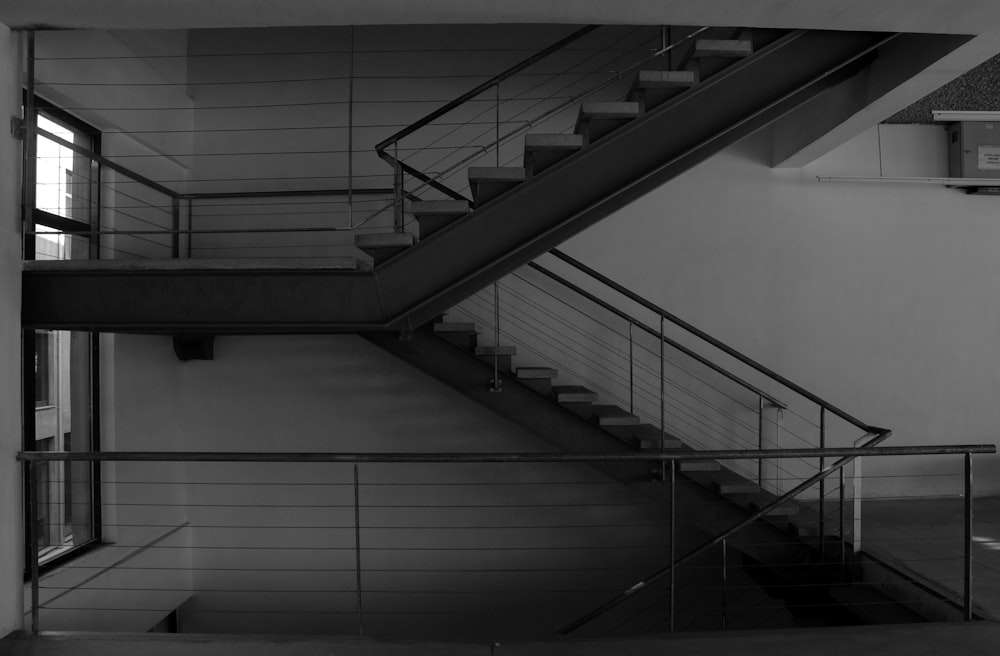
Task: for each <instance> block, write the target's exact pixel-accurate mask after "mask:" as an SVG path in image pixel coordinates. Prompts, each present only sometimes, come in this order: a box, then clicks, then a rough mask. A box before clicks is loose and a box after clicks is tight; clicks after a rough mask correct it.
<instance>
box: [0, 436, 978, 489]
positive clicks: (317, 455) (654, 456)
mask: <svg viewBox="0 0 1000 656" xmlns="http://www.w3.org/2000/svg"><path fill="white" fill-rule="evenodd" d="M890 434H891V431H884V432H882V433H879V434H876V435H875V436H874V437H873V439H871V440H869V441H868V442H866V443H865V444H864V445H863V446H860V447H841V448H829V449H764V450H758V449H730V450H719V451H683V452H672V451H663V452H660V451H656V452H649V453H636V452H615V453H562V452H537V453H536V452H509V453H508V452H500V453H496V452H492V453H490V452H484V453H474V452H438V453H411V452H395V451H387V452H381V453H380V452H311V451H304V452H290V451H21V452H19V453H18V454H17V455H16V456H15V457H16V459H17V460H18V461H20V462H39V461H60V462H330V463H379V464H399V463H415V464H417V463H470V464H472V463H516V462H637V461H639V462H641V461H656V462H670V461H675V462H686V461H695V460H756V459H757V458H821V457H826V458H837V457H841V458H860V457H869V456H921V455H962V454H966V453H968V454H977V455H988V454H995V453H996V452H997V448H996V445H993V444H943V445H930V446H889V447H877V446H875V445H876V444H879V443H881V442H883V441H884V440H885V439H887V438H888V437H889V435H890ZM845 464H846V463H845ZM840 466H841V465H840V464H838V463H834V464H832V465H830V467H833V468H836V467H840ZM824 471H825V470H824ZM827 473H829V472H827ZM819 475H820V474H816V475H814V476H813V478H810V479H809V484H810V485H811V484H813V483H815V482H816V481H815V480H813V479H815V478H816V476H819ZM803 489H804V488H803ZM788 494H790V493H786V494H785V495H784V496H788Z"/></svg>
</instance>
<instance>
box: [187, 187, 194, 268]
mask: <svg viewBox="0 0 1000 656" xmlns="http://www.w3.org/2000/svg"><path fill="white" fill-rule="evenodd" d="M193 243H194V199H193V198H188V211H187V257H188V259H190V258H191V250H192V244H193Z"/></svg>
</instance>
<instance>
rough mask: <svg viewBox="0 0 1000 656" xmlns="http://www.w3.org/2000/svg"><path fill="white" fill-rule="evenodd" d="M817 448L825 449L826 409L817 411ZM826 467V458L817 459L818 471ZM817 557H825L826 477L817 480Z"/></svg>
mask: <svg viewBox="0 0 1000 656" xmlns="http://www.w3.org/2000/svg"><path fill="white" fill-rule="evenodd" d="M819 448H821V449H825V448H826V408H822V407H821V408H820V409H819ZM825 466H826V458H824V457H823V456H820V457H819V471H823V468H824V467H825ZM819 555H820V556H821V557H822V556H825V555H826V477H823V478H821V479H819Z"/></svg>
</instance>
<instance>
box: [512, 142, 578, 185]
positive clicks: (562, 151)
mask: <svg viewBox="0 0 1000 656" xmlns="http://www.w3.org/2000/svg"><path fill="white" fill-rule="evenodd" d="M583 146H584V143H583V135H579V134H528V135H525V137H524V170H525V174H526V175H527V176H528V177H531V176H532V175H535V174H537V173H540V172H542V171H544V170H545V169H547V168H549V167H550V166H552V165H553V164H557V163H559V162H561V161H562V160H564V159H566V158H567V157H569V156H570V155H572V154H573V153H575V152H576V151H578V150H580V149H581V148H583Z"/></svg>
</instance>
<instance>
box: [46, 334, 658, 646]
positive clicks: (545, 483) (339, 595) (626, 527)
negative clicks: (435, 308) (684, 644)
mask: <svg viewBox="0 0 1000 656" xmlns="http://www.w3.org/2000/svg"><path fill="white" fill-rule="evenodd" d="M115 341H116V349H115V354H114V363H113V375H114V381H115V390H116V394H115V408H114V411H113V414H114V416H113V422H114V444H113V447H114V448H115V449H117V450H139V451H148V450H178V451H182V450H190V451H251V452H253V451H265V452H266V451H290V452H311V451H334V452H378V451H414V452H449V451H545V450H550V449H551V448H552V447H551V446H550V445H548V444H546V443H545V442H544V441H543V440H541V439H539V438H538V437H536V436H534V435H533V434H531V433H529V432H527V431H525V430H523V429H521V428H519V427H517V426H515V425H513V424H511V423H509V422H507V421H505V420H501V419H499V418H498V417H497V416H495V415H494V414H493V413H492V412H490V411H488V410H486V409H485V408H483V407H481V406H479V405H478V404H476V403H474V402H473V401H471V400H469V399H467V398H466V397H465V396H463V395H462V394H461V393H459V392H457V391H455V390H452V389H450V388H448V387H446V386H444V385H443V384H441V383H439V382H437V381H436V380H434V379H432V378H430V377H428V376H426V375H424V374H422V373H420V372H419V371H417V370H415V369H413V368H412V367H410V366H409V365H407V364H405V363H403V362H401V361H399V360H398V359H396V358H395V357H393V356H391V355H389V354H387V353H385V352H384V351H381V350H380V349H378V348H377V347H375V346H373V345H372V344H370V343H369V342H367V341H365V340H363V339H361V338H360V337H356V336H313V337H220V338H218V339H217V340H216V345H215V359H214V360H212V361H191V362H187V363H182V362H180V361H178V360H177V359H176V358H175V357H174V354H173V351H172V347H171V341H170V339H169V338H167V337H153V336H148V337H143V336H128V335H118V336H116V340H115ZM109 446H110V445H109ZM114 475H115V477H116V478H117V480H119V481H125V480H128V481H132V483H129V484H119V485H118V486H117V489H116V494H115V496H114V497H109V499H108V500H109V507H108V512H109V515H110V516H111V517H115V518H116V519H114V520H113V523H115V524H120V525H121V524H131V523H138V524H143V523H147V522H148V523H152V524H168V523H170V522H175V523H176V525H180V524H181V523H183V522H186V523H187V526H186V529H185V533H184V535H183V536H182V535H181V534H178V535H177V536H176V537H175V538H174V540H176V541H175V542H168V543H162V544H158V545H155V546H154V547H153V548H150V549H148V550H146V552H144V553H143V555H142V558H145V559H147V560H146V562H143V561H142V559H140V560H139V561H137V562H138V563H139V565H141V566H147V565H149V564H150V561H149V560H148V559H150V558H152V559H154V560H153V561H152V564H153V565H155V566H157V567H169V568H173V575H174V576H175V577H176V578H174V579H173V580H171V579H169V577H166V575H165V573H164V572H162V571H160V572H159V573H156V572H150V573H147V574H145V575H143V576H145V577H146V578H145V579H140V578H136V577H137V576H139V574H138V573H137V572H132V573H131V576H132V578H130V579H126V582H125V583H124V585H127V586H129V587H136V586H137V585H138V583H139V581H141V580H146V581H148V582H149V583H148V587H151V588H154V591H153V592H151V593H150V594H148V595H145V596H144V597H142V598H141V599H136V600H134V601H133V602H132V603H133V604H134V605H135V606H136V607H137V608H140V607H141V608H148V607H149V605H150V604H153V605H156V604H161V605H162V604H164V603H166V601H165V600H172V601H175V602H176V601H177V600H178V599H181V598H182V596H183V594H184V593H185V591H186V590H188V589H190V590H191V591H192V593H193V596H192V597H191V598H190V600H189V601H187V603H185V604H184V607H183V612H182V625H183V627H184V630H185V631H227V632H238V633H245V632H256V633H261V632H271V633H281V632H290V633H348V634H349V633H353V632H355V631H356V627H357V619H356V610H357V606H356V601H355V600H356V575H355V571H354V559H355V553H354V510H353V471H352V468H351V467H350V466H349V465H342V464H338V465H301V464H300V465H291V464H281V463H265V464H190V465H188V466H186V467H181V468H178V467H177V466H176V465H168V466H159V467H156V466H148V467H142V468H139V469H136V468H135V466H132V465H130V466H128V467H126V466H125V465H119V466H117V467H116V468H115V472H114ZM359 475H360V484H361V487H360V495H361V526H362V533H361V544H362V554H361V557H362V569H363V573H362V590H363V593H364V601H363V605H364V611H365V613H364V620H363V621H364V625H365V633H366V635H411V636H412V635H433V634H435V633H436V632H437V633H438V634H440V632H442V631H446V632H448V633H449V634H451V635H455V636H462V635H468V636H475V635H481V634H482V633H484V632H490V631H497V632H499V633H500V634H503V635H507V636H516V635H521V636H525V635H537V634H538V633H539V632H545V631H551V630H554V628H555V627H558V626H559V625H560V624H561V623H563V622H566V621H569V620H570V619H572V618H573V617H574V616H576V615H579V614H582V613H583V612H585V611H586V610H588V609H589V607H591V606H594V605H596V604H598V603H600V602H602V601H604V600H605V599H606V598H608V597H610V596H611V595H612V594H614V593H615V592H616V591H620V590H621V589H624V588H625V587H628V586H630V585H632V584H633V583H634V582H635V581H636V580H639V578H641V577H642V576H644V575H646V574H648V573H649V572H650V571H654V570H655V569H657V567H658V566H659V565H660V563H661V562H662V554H663V549H664V541H665V535H664V528H663V518H664V514H663V509H662V508H660V507H659V506H657V505H655V504H650V502H649V501H648V500H646V499H645V498H643V497H641V496H639V495H638V494H637V493H635V492H632V491H630V490H628V489H627V488H625V487H623V486H622V485H621V484H619V483H617V482H615V481H613V480H611V479H610V478H608V477H606V476H604V475H601V474H599V473H597V472H595V471H593V470H591V469H590V468H589V467H581V466H573V465H570V466H565V465H553V466H549V465H534V466H515V465H451V466H444V465H430V466H423V465H418V466H413V465H370V464H369V465H361V467H360V470H359ZM108 480H109V481H110V480H114V479H112V478H111V477H109V478H108ZM141 481H145V482H146V483H145V484H142V483H141ZM153 482H157V483H158V484H157V485H151V483H153ZM115 502H117V503H118V504H119V506H118V507H117V508H116V507H115V506H114V503H115ZM149 503H153V504H167V505H166V506H161V505H153V506H147V505H146V504H149ZM134 504H137V505H134ZM123 518H127V519H123ZM504 527H507V528H504ZM157 530H158V531H160V532H162V531H164V530H165V529H164V528H159V529H154V528H152V527H150V528H147V529H145V531H143V530H142V527H136V528H133V529H132V531H131V532H125V529H124V528H121V529H119V531H120V532H121V536H122V537H121V538H120V539H121V540H126V539H127V540H129V541H132V540H139V542H137V543H136V544H140V543H142V541H143V540H147V541H148V540H149V539H150V538H151V537H155V533H156V531H157ZM136 533H138V535H136ZM182 540H188V541H189V542H188V543H189V544H190V546H191V549H190V550H189V551H186V552H184V553H186V557H187V558H188V559H189V560H187V561H185V562H181V561H178V560H177V559H176V558H177V555H176V554H177V550H176V549H174V547H175V546H178V545H179V544H182ZM130 543H131V542H130ZM171 559H173V560H172V561H171ZM609 564H610V565H612V567H608V565H609ZM129 565H130V566H134V564H133V563H130V564H129ZM186 567H191V568H193V570H185V568H186ZM547 568H553V569H554V571H552V572H545V571H544V570H545V569H547ZM275 570H277V571H275ZM535 570H543V571H542V572H537V571H535ZM591 570H594V571H591ZM188 572H190V588H186V587H185V586H187V585H188V580H187V579H185V578H184V576H185V574H187V573H188ZM128 574H129V573H128V572H125V575H128ZM584 574H586V575H584ZM154 575H155V576H154ZM105 580H108V579H105ZM111 585H112V586H114V585H116V584H114V583H112V584H111ZM162 588H167V589H168V590H169V591H170V592H172V593H173V594H168V593H167V592H163V591H161V589H162ZM528 590H530V591H532V593H531V594H527V595H526V594H525V591H528ZM295 591H298V592H295ZM567 591H569V592H567ZM82 592H83V593H86V591H85V590H84V591H82ZM86 599H87V597H86V596H79V597H77V600H78V601H77V603H81V604H82V603H84V601H80V600H86ZM103 603H104V604H105V605H108V604H110V603H111V602H110V601H109V600H104V601H103ZM117 603H119V604H120V596H119V601H118V602H117ZM67 604H68V602H67ZM143 604H145V605H143ZM529 608H530V609H531V612H525V610H526V609H529ZM107 615H108V614H107V613H104V614H103V615H102V614H100V613H98V614H91V615H90V616H89V617H88V620H87V621H89V622H91V623H92V625H94V626H102V625H103V622H105V621H108V620H107ZM140 615H141V617H143V618H146V617H148V618H150V619H151V618H152V615H151V614H148V613H146V614H140ZM98 616H100V617H98ZM456 616H460V617H462V622H460V623H459V624H458V625H457V626H456V623H455V621H454V618H455V617H456ZM498 617H499V619H498ZM101 618H103V619H101ZM484 627H490V628H489V629H486V628H484ZM49 628H58V627H49Z"/></svg>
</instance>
